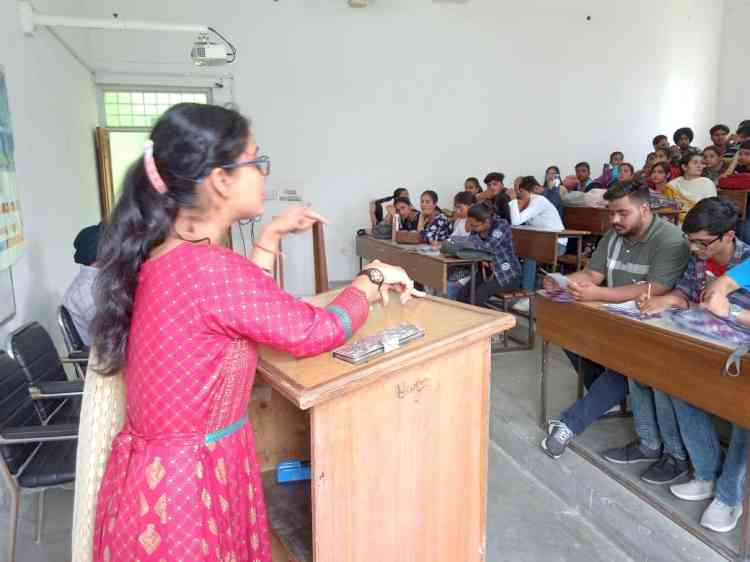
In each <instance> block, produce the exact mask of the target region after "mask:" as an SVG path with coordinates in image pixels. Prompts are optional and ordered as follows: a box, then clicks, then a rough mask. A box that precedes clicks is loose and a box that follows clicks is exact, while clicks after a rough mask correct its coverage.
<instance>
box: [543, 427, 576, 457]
mask: <svg viewBox="0 0 750 562" xmlns="http://www.w3.org/2000/svg"><path fill="white" fill-rule="evenodd" d="M547 433H549V435H548V436H547V437H545V438H544V439H543V440H542V443H541V445H542V450H543V451H544V452H545V453H547V455H549V456H550V457H552V458H553V459H559V458H560V457H561V456H562V454H563V453H564V452H565V449H566V448H567V446H568V443H569V442H570V440H571V439H573V437H575V434H574V433H573V432H572V431H571V430H570V428H569V427H568V426H567V425H566V424H565V422H562V421H560V420H550V421H549V424H548V425H547Z"/></svg>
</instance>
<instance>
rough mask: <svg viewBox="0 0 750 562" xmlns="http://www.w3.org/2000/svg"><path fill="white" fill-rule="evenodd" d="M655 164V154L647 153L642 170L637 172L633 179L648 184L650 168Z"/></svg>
mask: <svg viewBox="0 0 750 562" xmlns="http://www.w3.org/2000/svg"><path fill="white" fill-rule="evenodd" d="M655 162H656V152H649V153H648V155H647V156H646V162H645V163H644V164H643V168H641V169H640V170H638V171H637V172H636V173H635V175H634V176H633V179H634V180H636V181H638V182H640V183H648V178H649V176H650V175H651V168H652V167H653V165H654V163H655Z"/></svg>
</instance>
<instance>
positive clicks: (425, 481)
mask: <svg viewBox="0 0 750 562" xmlns="http://www.w3.org/2000/svg"><path fill="white" fill-rule="evenodd" d="M333 294H334V293H326V294H323V295H319V296H317V297H315V298H314V299H311V301H312V302H314V303H315V304H319V305H323V304H326V303H327V302H329V301H330V300H331V299H332V298H333ZM403 322H407V323H412V324H415V325H416V326H418V327H420V328H422V329H424V330H425V332H426V333H425V337H424V338H423V339H421V340H417V341H414V342H411V343H409V344H407V345H406V346H404V347H402V348H400V349H399V350H396V351H393V352H391V353H388V354H386V355H383V356H381V357H380V358H378V359H374V360H372V361H370V362H369V363H366V364H363V365H351V364H349V363H346V362H344V361H340V360H338V359H334V358H333V357H332V356H331V354H330V353H326V354H323V355H321V356H318V357H313V358H308V359H303V360H295V359H294V358H292V357H291V356H289V355H285V354H282V353H278V352H275V351H272V350H270V349H261V352H260V360H259V363H258V373H259V375H260V377H259V379H258V382H256V388H255V390H254V392H253V399H252V401H251V405H250V419H251V421H252V423H253V426H254V430H255V436H256V447H257V452H258V462H259V463H260V465H261V470H262V471H263V472H264V488H265V496H266V504H267V511H268V516H269V522H270V525H271V528H272V529H273V535H274V537H273V542H274V560H275V561H276V562H279V561H284V562H286V561H294V562H302V561H313V560H314V561H315V562H373V561H376V560H378V561H387V562H398V561H404V562H407V561H408V562H412V561H413V562H417V561H420V562H421V561H426V560H429V561H431V562H443V561H444V562H448V561H451V562H454V561H456V560H460V561H461V562H471V561H482V560H484V558H485V552H484V549H485V524H486V488H487V446H488V429H489V402H488V400H489V391H490V387H489V385H490V378H489V376H490V366H491V362H490V361H491V359H490V336H492V335H493V334H497V333H500V332H502V331H504V330H507V329H509V328H511V327H512V326H513V325H514V323H515V320H514V318H513V317H512V316H510V315H508V314H502V313H497V312H494V311H491V310H487V309H480V308H475V307H471V306H467V305H463V304H459V303H455V302H453V301H447V300H443V299H437V298H431V297H428V298H424V299H414V300H412V301H410V302H409V303H407V304H406V305H404V306H402V305H401V304H400V303H399V302H398V299H397V298H393V299H392V302H391V303H390V305H389V306H387V307H383V306H380V305H378V306H375V307H373V309H372V311H371V312H370V317H369V319H368V321H367V323H366V324H365V325H364V326H363V327H362V328H361V329H360V330H359V331H358V332H357V333H356V334H355V335H354V339H359V338H362V337H363V336H365V335H368V334H372V333H374V332H377V331H379V330H382V329H385V328H388V327H392V326H395V325H398V324H400V323H403ZM287 458H300V459H310V460H311V462H312V481H311V482H305V483H296V484H291V485H278V484H276V481H275V472H274V469H275V467H276V464H277V463H278V462H279V461H280V460H283V459H287Z"/></svg>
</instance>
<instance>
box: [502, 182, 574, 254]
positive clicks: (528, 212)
mask: <svg viewBox="0 0 750 562" xmlns="http://www.w3.org/2000/svg"><path fill="white" fill-rule="evenodd" d="M530 197H531V199H529V204H528V205H527V206H526V208H525V209H524V210H523V211H519V210H518V199H513V200H512V201H511V202H510V203H508V207H509V208H510V222H511V224H512V225H513V226H520V225H522V224H524V225H526V226H531V227H533V228H538V229H540V230H565V226H563V222H562V219H561V218H560V213H558V212H557V209H556V208H555V206H554V205H553V204H552V203H550V201H549V199H547V198H546V197H545V196H544V195H537V194H536V193H532V194H530ZM557 242H558V244H560V245H563V244H567V243H568V239H567V238H559V239H558V241H557Z"/></svg>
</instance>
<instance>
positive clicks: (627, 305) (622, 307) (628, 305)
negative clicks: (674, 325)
mask: <svg viewBox="0 0 750 562" xmlns="http://www.w3.org/2000/svg"><path fill="white" fill-rule="evenodd" d="M602 308H604V309H605V310H609V311H610V312H614V313H615V314H620V315H622V316H627V317H628V318H634V319H636V320H654V319H655V318H661V312H657V313H656V314H644V313H643V312H641V310H640V309H639V308H638V305H636V303H635V301H625V302H621V303H613V304H605V305H602Z"/></svg>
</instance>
